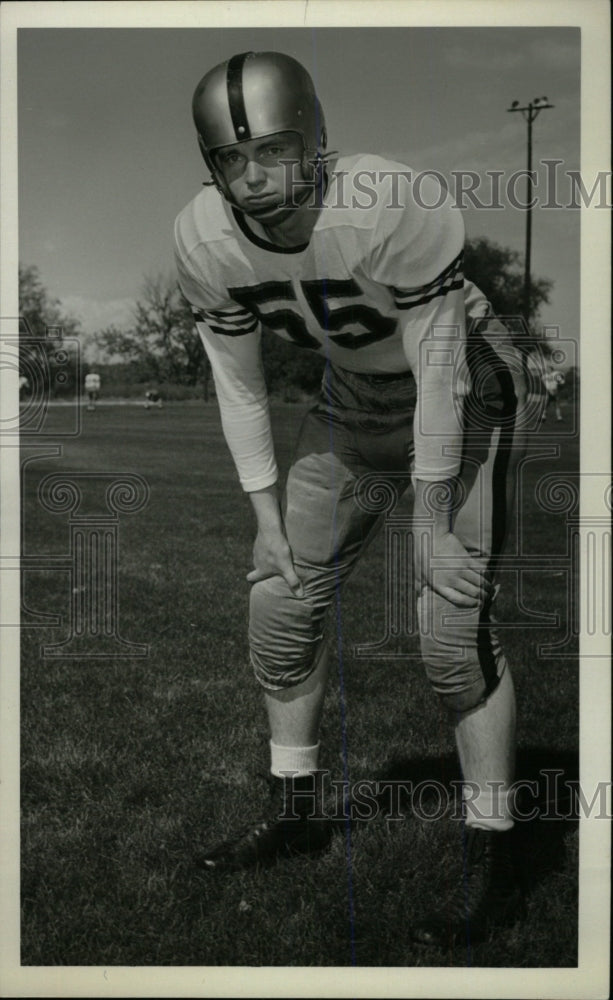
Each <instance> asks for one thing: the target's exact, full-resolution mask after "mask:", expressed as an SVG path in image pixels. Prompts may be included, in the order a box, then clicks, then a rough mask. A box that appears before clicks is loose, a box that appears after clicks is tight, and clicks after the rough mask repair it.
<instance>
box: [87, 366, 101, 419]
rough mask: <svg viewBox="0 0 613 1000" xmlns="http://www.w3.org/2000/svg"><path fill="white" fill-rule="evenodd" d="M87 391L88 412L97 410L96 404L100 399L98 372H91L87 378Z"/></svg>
mask: <svg viewBox="0 0 613 1000" xmlns="http://www.w3.org/2000/svg"><path fill="white" fill-rule="evenodd" d="M85 391H86V393H87V398H88V400H89V402H88V404H87V409H88V410H95V409H96V402H97V401H98V399H99V398H100V376H99V375H98V374H97V373H96V372H89V374H88V375H86V376H85Z"/></svg>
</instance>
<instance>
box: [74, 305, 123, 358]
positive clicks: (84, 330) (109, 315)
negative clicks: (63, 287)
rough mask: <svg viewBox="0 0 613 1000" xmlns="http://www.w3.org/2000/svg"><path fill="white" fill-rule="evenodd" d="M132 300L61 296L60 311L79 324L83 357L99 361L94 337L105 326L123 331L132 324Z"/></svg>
mask: <svg viewBox="0 0 613 1000" xmlns="http://www.w3.org/2000/svg"><path fill="white" fill-rule="evenodd" d="M133 307H134V299H107V300H100V299H88V298H85V297H84V296H82V295H63V296H62V309H63V310H64V311H65V312H66V313H68V314H69V315H70V316H74V317H75V319H78V320H79V322H80V324H81V330H80V331H79V340H80V341H81V347H82V350H83V355H84V357H85V358H86V359H87V360H89V361H96V360H99V351H98V349H97V347H96V345H95V343H94V335H95V334H96V333H97V332H98V331H99V330H103V329H104V328H105V327H107V326H118V327H120V328H123V329H125V328H126V327H128V326H129V325H130V323H131V322H132V309H133Z"/></svg>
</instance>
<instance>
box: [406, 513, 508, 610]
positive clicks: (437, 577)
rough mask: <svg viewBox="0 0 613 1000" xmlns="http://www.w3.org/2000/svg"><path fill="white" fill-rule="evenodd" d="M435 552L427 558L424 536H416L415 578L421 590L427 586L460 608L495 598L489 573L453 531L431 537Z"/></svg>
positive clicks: (471, 606) (417, 534)
mask: <svg viewBox="0 0 613 1000" xmlns="http://www.w3.org/2000/svg"><path fill="white" fill-rule="evenodd" d="M428 540H429V541H430V540H432V545H431V546H430V545H428V547H427V549H426V551H428V550H429V549H430V548H431V549H432V552H431V554H430V555H428V557H427V558H424V554H423V548H422V545H421V544H420V536H419V533H418V532H417V533H416V534H415V557H414V568H415V579H416V584H417V586H418V589H420V588H421V587H422V586H423V585H424V584H427V585H428V586H429V587H430V588H431V589H432V590H434V591H435V592H436V593H437V594H440V595H441V597H444V598H445V599H446V600H448V601H450V602H451V603H452V604H455V605H456V607H458V608H477V607H479V606H480V605H482V604H483V603H484V601H485V600H487V599H488V598H489V597H491V596H492V595H493V592H494V589H493V585H492V583H491V581H490V580H489V579H488V578H487V576H486V574H485V570H484V568H483V566H482V565H481V563H479V562H478V560H477V559H475V558H474V557H473V556H471V554H470V553H469V552H468V551H467V549H466V548H465V547H464V545H463V544H462V542H461V541H460V539H459V538H458V536H457V535H454V534H453V532H451V531H446V532H441V533H439V532H435V533H434V535H431V534H428Z"/></svg>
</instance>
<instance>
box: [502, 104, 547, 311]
mask: <svg viewBox="0 0 613 1000" xmlns="http://www.w3.org/2000/svg"><path fill="white" fill-rule="evenodd" d="M553 107H554V105H553V104H549V103H548V101H547V98H546V97H535V98H534V100H533V101H530V103H529V104H527V105H525V106H524V107H521V106H520V103H519V101H513V103H512V105H511V107H510V108H507V111H521V113H522V115H523V117H524V119H525V121H526V122H527V123H528V165H527V175H526V188H527V190H526V252H525V255H524V262H525V263H524V294H523V314H524V319H525V321H526V326H527V327H528V329H529V327H530V290H531V287H530V266H531V257H532V123H533V122H534V119H535V118H536V117H537V115H538V114H539V112H540V111H543V110H544V109H545V108H553Z"/></svg>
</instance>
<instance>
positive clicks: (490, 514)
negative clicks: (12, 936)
mask: <svg viewBox="0 0 613 1000" xmlns="http://www.w3.org/2000/svg"><path fill="white" fill-rule="evenodd" d="M193 116H194V121H195V125H196V130H197V135H198V143H199V146H200V150H201V153H202V156H203V157H204V160H205V163H206V165H207V167H208V169H209V171H210V173H211V177H212V184H211V185H210V186H205V189H204V190H203V191H202V192H201V193H200V194H198V195H197V196H196V197H195V198H194V199H193V201H191V202H190V204H189V205H188V206H187V207H186V208H185V209H184V210H183V211H182V212H181V213H180V215H179V216H178V218H177V221H176V225H175V249H176V260H177V267H178V273H179V280H180V284H181V287H182V289H183V292H184V294H185V296H186V298H187V299H188V300H189V302H190V303H191V305H192V308H193V311H194V316H195V319H196V323H197V326H198V330H199V333H200V336H201V338H202V341H203V344H204V346H205V349H206V351H207V354H208V357H209V359H210V363H211V366H212V371H213V375H214V379H215V384H216V389H217V397H218V401H219V407H220V411H221V419H222V426H223V430H224V434H225V437H226V440H227V443H228V445H229V448H230V450H231V453H232V455H233V458H234V461H235V463H236V467H237V471H238V476H239V478H240V482H241V484H242V487H243V489H244V490H246V491H247V492H248V493H249V496H250V499H251V502H252V504H253V509H254V511H255V517H256V521H257V534H256V539H255V544H254V549H253V560H254V568H253V570H252V571H251V572H250V573H249V574H248V576H247V579H248V580H249V581H250V583H251V584H252V588H251V593H250V619H249V642H250V651H251V661H252V664H253V668H254V671H255V675H256V677H257V679H258V681H259V682H260V684H261V685H262V687H263V691H264V699H265V703H266V708H267V712H268V720H269V725H270V737H271V738H270V759H271V774H272V782H273V786H274V788H275V800H276V803H277V804H276V806H275V808H274V809H273V810H272V811H271V813H270V815H267V816H264V817H263V818H262V820H261V822H256V823H254V825H253V827H252V828H251V829H249V830H248V831H247V832H246V833H244V834H242V835H239V836H237V837H234V838H232V837H230V838H229V839H228V840H227V841H224V842H223V843H221V844H218V845H214V846H213V847H212V848H211V850H209V851H206V852H205V855H204V858H203V859H202V860H203V862H204V864H205V865H206V866H207V867H208V868H210V869H211V870H212V871H214V870H217V869H219V870H224V869H236V868H237V867H241V866H246V865H250V864H256V865H258V864H265V863H267V862H269V861H271V860H273V859H274V858H275V857H276V856H278V855H280V854H285V855H287V854H294V853H300V852H304V853H311V852H313V853H315V852H317V851H320V850H322V849H323V848H325V847H326V846H327V844H328V842H329V839H330V826H329V824H328V823H326V822H325V821H324V820H322V819H321V818H319V819H317V818H312V813H313V798H312V796H309V794H306V793H308V792H309V791H311V790H313V788H314V777H313V772H314V771H316V769H317V768H318V764H319V760H318V750H319V742H318V733H319V721H320V715H321V710H322V704H323V698H324V691H325V684H326V675H327V669H328V647H327V644H326V639H325V627H324V619H325V614H326V610H327V608H328V607H329V606H330V604H331V603H333V602H334V600H335V599H336V594H337V591H338V588H339V586H340V585H341V584H342V583H343V581H344V580H345V579H346V578H347V576H348V575H349V573H350V572H351V570H352V569H353V567H354V566H355V564H356V561H357V560H358V559H359V557H360V555H361V553H362V551H363V550H364V547H365V545H366V544H367V542H368V540H369V538H370V536H371V535H372V533H373V532H374V530H375V529H376V527H377V514H376V513H373V511H372V510H371V509H368V508H369V505H368V504H364V503H363V502H360V491H361V490H362V489H363V488H364V484H365V482H367V480H366V479H365V476H372V475H373V474H377V476H378V478H379V481H380V483H381V485H382V486H385V485H386V484H388V485H389V486H390V487H391V488H394V489H406V488H412V490H413V492H414V515H413V517H414V520H413V523H414V530H415V532H416V536H418V537H417V544H416V545H415V551H416V559H415V567H414V572H415V586H416V589H417V591H418V611H419V621H420V642H421V652H422V657H423V661H424V664H425V669H426V672H427V676H428V678H429V680H430V682H431V684H432V686H433V688H434V690H435V691H436V692H437V694H438V695H439V697H440V698H441V699H442V701H443V703H444V705H445V706H446V707H447V709H448V711H449V714H450V718H451V721H452V724H453V725H454V728H455V736H456V742H457V747H458V751H459V757H460V763H461V767H462V772H463V778H464V783H465V784H464V788H465V809H466V828H465V832H466V835H467V839H468V844H464V847H463V849H464V850H465V851H466V850H467V856H468V857H469V873H468V875H466V873H464V874H463V876H462V879H461V881H460V882H459V883H458V887H457V891H456V892H454V893H453V894H452V895H451V897H450V899H449V900H447V902H446V903H444V904H442V905H441V907H440V910H439V911H438V912H436V913H434V914H431V915H426V917H425V918H424V919H423V920H422V921H421V922H415V926H414V928H413V932H414V936H415V938H416V939H417V940H419V941H422V942H424V943H433V942H439V941H442V940H444V941H448V940H449V939H450V936H452V937H453V936H454V935H456V934H457V935H461V936H462V937H464V938H465V935H466V934H467V929H468V932H469V933H470V935H471V938H472V939H473V940H474V939H476V938H477V937H478V936H480V935H482V934H484V933H485V932H486V930H487V929H488V927H489V926H490V925H493V924H495V923H497V922H504V921H507V920H510V919H511V918H513V917H514V915H515V914H516V912H517V910H518V907H519V904H520V892H519V888H518V884H517V879H516V876H515V872H514V868H513V865H512V860H511V844H510V837H511V830H512V827H513V816H512V803H511V794H510V793H511V785H512V782H513V763H514V727H515V700H514V692H513V684H512V680H511V674H510V670H509V667H508V665H507V663H506V661H505V658H504V656H503V653H502V651H501V649H500V646H499V644H498V642H497V640H496V637H495V635H494V633H493V631H492V627H491V618H490V609H491V604H492V601H493V599H494V596H495V592H496V589H495V588H496V585H495V581H494V574H495V568H496V560H497V558H498V556H499V553H500V551H501V547H502V544H503V541H504V536H505V530H506V522H508V517H509V512H510V509H511V503H512V493H513V485H512V466H513V464H514V463H515V462H516V460H517V457H518V455H519V453H520V447H521V443H520V441H519V434H520V432H521V428H520V421H519V420H518V406H520V405H521V404H522V401H523V395H522V393H523V387H522V382H521V364H520V363H519V364H515V365H514V360H515V355H514V352H513V348H512V346H511V344H510V340H509V337H508V335H507V333H506V331H505V330H504V328H503V327H502V326H501V324H500V323H498V321H497V320H496V319H495V318H494V317H492V316H491V310H490V308H489V305H488V303H487V301H486V300H485V299H484V297H483V296H482V295H481V293H480V292H479V290H478V289H477V288H476V287H475V286H474V285H471V284H470V283H468V282H465V281H464V277H463V273H462V254H463V243H464V228H463V222H462V217H461V215H460V213H459V211H457V210H453V209H452V208H451V207H450V199H449V198H448V197H447V195H446V193H445V192H444V191H443V190H442V188H441V185H440V184H439V182H438V181H437V180H436V178H435V177H433V176H429V177H426V178H421V181H420V186H419V190H418V191H415V190H413V189H412V187H411V185H410V184H409V183H408V180H409V178H410V176H411V174H410V171H409V169H408V168H407V167H406V166H405V165H403V164H399V163H394V162H390V161H388V160H386V159H383V158H381V157H378V156H371V155H356V156H338V157H335V156H334V157H333V156H332V154H327V153H326V129H325V121H324V114H323V110H322V107H321V105H320V103H319V100H318V98H317V95H316V93H315V90H314V87H313V83H312V81H311V78H310V77H309V75H308V73H307V72H306V71H305V69H304V68H303V67H302V66H301V65H300V64H299V63H298V62H296V61H295V60H294V59H292V58H290V57H289V56H287V55H283V54H280V53H275V52H259V53H254V52H248V53H243V54H240V55H236V56H233V57H232V58H231V59H229V60H228V61H227V62H224V63H223V64H221V65H219V66H216V67H215V68H213V69H212V70H210V72H208V73H207V74H206V75H205V76H204V78H203V79H202V80H201V81H200V83H199V84H198V86H197V88H196V91H195V94H194V97H193ZM365 192H366V193H365ZM467 316H468V317H469V319H470V321H471V325H470V332H469V334H468V335H467ZM263 326H265V327H267V328H268V329H270V330H272V331H274V333H276V334H277V335H278V336H279V337H281V338H283V339H285V340H288V341H292V342H293V343H294V344H295V345H296V348H297V349H299V350H304V349H306V350H311V351H316V352H318V353H319V354H320V355H321V356H323V357H324V358H325V359H326V366H325V373H324V378H323V382H322V387H321V394H320V397H319V399H318V401H317V403H316V404H315V406H314V408H313V409H312V410H311V412H310V413H309V414H308V415H307V417H306V419H305V422H304V425H303V427H302V430H301V433H300V437H299V440H298V443H297V447H296V453H295V457H294V460H293V463H292V466H291V469H290V471H289V476H288V479H287V484H286V487H285V491H284V497H283V498H282V499H281V501H280V498H279V496H278V492H277V465H276V461H275V454H274V448H273V441H272V436H271V427H270V418H269V405H268V397H267V391H266V385H265V382H264V376H263V370H262V363H261V358H260V335H261V329H262V327H263ZM301 793H304V794H301ZM310 817H311V818H310Z"/></svg>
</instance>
